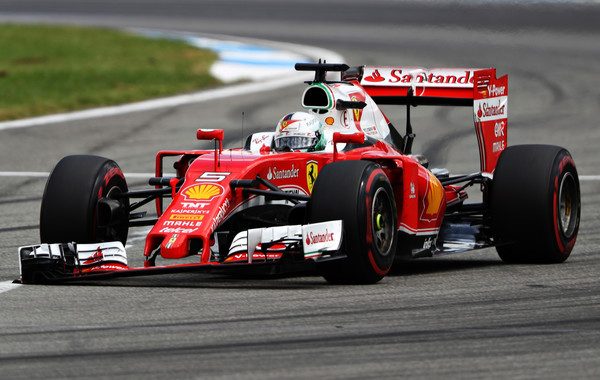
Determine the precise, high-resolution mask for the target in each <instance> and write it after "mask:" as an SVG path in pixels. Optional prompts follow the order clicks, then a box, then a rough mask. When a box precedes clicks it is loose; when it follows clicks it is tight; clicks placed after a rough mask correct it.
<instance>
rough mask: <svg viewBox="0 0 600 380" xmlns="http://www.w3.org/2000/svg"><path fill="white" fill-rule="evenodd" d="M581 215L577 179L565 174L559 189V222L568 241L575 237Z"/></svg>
mask: <svg viewBox="0 0 600 380" xmlns="http://www.w3.org/2000/svg"><path fill="white" fill-rule="evenodd" d="M578 214H579V200H578V199H577V187H576V185H575V178H574V177H573V175H572V174H571V173H567V174H565V175H564V176H563V177H562V179H561V181H560V186H559V188H558V222H559V225H560V229H561V231H562V233H563V235H564V236H565V237H566V238H567V239H568V238H570V237H571V236H572V235H573V232H574V231H575V226H576V224H577V223H576V222H577V215H578Z"/></svg>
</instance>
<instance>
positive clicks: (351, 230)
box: [308, 161, 397, 284]
mask: <svg viewBox="0 0 600 380" xmlns="http://www.w3.org/2000/svg"><path fill="white" fill-rule="evenodd" d="M308 215H309V220H310V222H311V223H318V222H324V221H329V220H339V219H341V220H342V221H343V229H344V236H343V240H342V247H341V250H342V251H343V252H344V253H345V254H346V255H347V258H346V259H344V260H339V261H332V262H325V263H321V264H320V265H319V270H320V273H321V274H322V275H323V277H324V278H325V279H326V280H327V281H328V282H330V283H334V284H374V283H376V282H378V281H379V280H381V279H382V278H383V277H384V276H385V275H386V274H387V273H388V272H389V270H390V268H391V266H392V263H393V262H394V256H395V254H396V244H397V236H396V232H397V229H396V225H397V220H396V219H397V214H396V203H395V201H394V192H393V191H392V187H391V185H390V182H389V180H388V178H387V176H386V175H385V173H384V172H383V170H382V169H381V167H380V166H379V165H377V164H375V163H372V162H368V161H343V162H335V163H332V164H329V165H327V166H325V167H324V168H323V170H322V171H321V173H319V177H318V178H317V181H316V183H315V186H314V189H313V193H312V196H311V200H310V204H309V206H308Z"/></svg>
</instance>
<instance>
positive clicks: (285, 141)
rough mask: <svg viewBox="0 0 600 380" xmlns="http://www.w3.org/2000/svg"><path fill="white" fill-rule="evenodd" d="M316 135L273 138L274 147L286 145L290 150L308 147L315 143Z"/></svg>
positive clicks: (280, 147) (278, 147) (281, 147)
mask: <svg viewBox="0 0 600 380" xmlns="http://www.w3.org/2000/svg"><path fill="white" fill-rule="evenodd" d="M317 140H318V139H317V137H305V136H282V137H279V138H276V139H275V149H283V148H285V147H288V148H290V149H292V150H296V149H309V148H312V147H313V146H315V144H316V143H317Z"/></svg>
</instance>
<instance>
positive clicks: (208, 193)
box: [183, 184, 223, 200]
mask: <svg viewBox="0 0 600 380" xmlns="http://www.w3.org/2000/svg"><path fill="white" fill-rule="evenodd" d="M221 194H223V188H222V187H221V186H219V185H213V184H203V185H194V186H191V187H188V188H187V189H186V190H185V191H184V192H183V195H184V196H185V198H186V199H188V200H190V199H193V200H209V199H212V198H214V197H216V196H217V195H221Z"/></svg>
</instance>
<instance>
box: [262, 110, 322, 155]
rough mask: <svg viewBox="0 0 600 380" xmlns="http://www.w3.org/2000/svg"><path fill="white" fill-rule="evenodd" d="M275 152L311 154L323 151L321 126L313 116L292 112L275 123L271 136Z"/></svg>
mask: <svg viewBox="0 0 600 380" xmlns="http://www.w3.org/2000/svg"><path fill="white" fill-rule="evenodd" d="M273 140H274V144H275V150H277V151H302V152H313V151H316V150H323V149H325V145H326V144H325V137H324V135H323V125H322V124H321V122H320V121H319V119H317V117H315V116H314V115H311V114H308V113H306V112H293V113H290V114H287V115H285V116H284V117H282V118H281V120H279V123H277V129H276V130H275V136H273Z"/></svg>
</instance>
